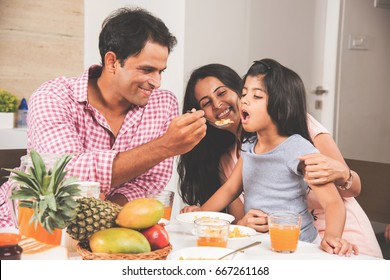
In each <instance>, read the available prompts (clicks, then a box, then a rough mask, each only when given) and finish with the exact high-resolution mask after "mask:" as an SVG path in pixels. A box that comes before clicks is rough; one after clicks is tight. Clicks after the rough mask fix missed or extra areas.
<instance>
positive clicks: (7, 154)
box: [0, 149, 27, 186]
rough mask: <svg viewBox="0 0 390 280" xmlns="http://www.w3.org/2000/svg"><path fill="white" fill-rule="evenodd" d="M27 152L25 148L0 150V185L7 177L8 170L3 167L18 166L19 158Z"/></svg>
mask: <svg viewBox="0 0 390 280" xmlns="http://www.w3.org/2000/svg"><path fill="white" fill-rule="evenodd" d="M25 154H27V150H26V149H19V150H0V186H1V185H2V184H3V183H4V182H6V181H7V180H8V179H7V178H4V176H8V175H9V172H8V171H5V170H3V168H15V167H19V166H20V158H21V157H22V156H24V155H25Z"/></svg>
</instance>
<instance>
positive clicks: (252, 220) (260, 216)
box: [237, 209, 268, 232]
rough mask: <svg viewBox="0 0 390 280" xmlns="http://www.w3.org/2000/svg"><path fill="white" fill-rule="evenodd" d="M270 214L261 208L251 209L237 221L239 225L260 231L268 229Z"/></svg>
mask: <svg viewBox="0 0 390 280" xmlns="http://www.w3.org/2000/svg"><path fill="white" fill-rule="evenodd" d="M267 217H268V215H267V214H266V213H264V212H263V211H261V210H257V209H251V210H249V211H248V213H246V214H245V216H244V217H243V218H242V219H241V220H239V221H238V222H237V225H241V226H246V227H251V228H253V229H254V230H256V231H258V232H267V231H268V221H267Z"/></svg>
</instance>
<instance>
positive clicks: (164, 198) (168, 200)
mask: <svg viewBox="0 0 390 280" xmlns="http://www.w3.org/2000/svg"><path fill="white" fill-rule="evenodd" d="M148 197H150V198H155V199H157V200H159V201H161V203H162V204H163V205H164V214H163V216H162V217H163V219H166V220H168V221H170V220H171V213H172V205H173V199H174V197H175V193H174V192H173V191H168V190H163V191H162V192H160V193H157V194H151V195H149V196H148Z"/></svg>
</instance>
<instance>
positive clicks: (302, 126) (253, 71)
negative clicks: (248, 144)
mask: <svg viewBox="0 0 390 280" xmlns="http://www.w3.org/2000/svg"><path fill="white" fill-rule="evenodd" d="M258 75H264V78H263V83H264V86H265V90H266V91H267V94H268V106H267V109H268V114H269V115H270V117H271V119H272V120H273V122H274V123H275V124H276V126H277V127H278V132H279V134H280V135H283V136H291V135H293V134H300V135H301V136H302V137H304V138H306V139H307V140H309V141H310V142H311V143H312V140H311V138H310V135H309V131H308V128H307V109H306V91H305V86H304V84H303V82H302V80H301V78H300V77H299V75H298V74H297V73H295V72H294V71H292V70H291V69H289V68H287V67H285V66H283V65H281V64H280V63H279V62H277V61H275V60H273V59H268V58H266V59H262V60H258V61H255V62H254V63H253V65H252V66H251V67H250V68H249V70H248V72H247V73H246V74H245V76H244V79H243V80H244V83H245V81H246V78H247V77H248V76H251V77H255V76H258ZM254 135H255V133H248V132H243V133H242V139H243V142H245V141H248V140H249V139H251V138H252V137H253V136H254Z"/></svg>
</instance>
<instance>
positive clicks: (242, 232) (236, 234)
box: [227, 225, 259, 249]
mask: <svg viewBox="0 0 390 280" xmlns="http://www.w3.org/2000/svg"><path fill="white" fill-rule="evenodd" d="M258 234H259V233H258V232H256V230H254V229H253V228H250V227H245V226H239V225H230V227H229V236H228V245H227V247H229V248H230V249H237V248H239V247H241V246H243V245H245V244H248V243H250V241H254V240H253V239H252V237H254V236H257V235H258Z"/></svg>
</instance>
